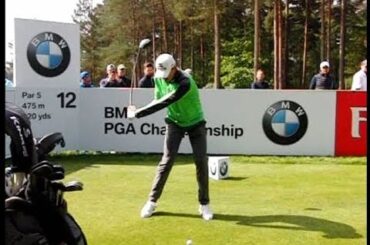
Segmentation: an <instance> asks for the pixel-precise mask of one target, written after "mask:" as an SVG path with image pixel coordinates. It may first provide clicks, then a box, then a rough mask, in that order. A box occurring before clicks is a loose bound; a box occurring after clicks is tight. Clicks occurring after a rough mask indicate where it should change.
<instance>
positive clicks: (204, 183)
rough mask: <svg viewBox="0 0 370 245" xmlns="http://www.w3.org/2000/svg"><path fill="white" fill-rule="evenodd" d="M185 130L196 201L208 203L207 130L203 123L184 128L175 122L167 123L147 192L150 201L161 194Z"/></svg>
mask: <svg viewBox="0 0 370 245" xmlns="http://www.w3.org/2000/svg"><path fill="white" fill-rule="evenodd" d="M185 132H187V133H188V135H189V139H190V144H191V147H192V149H193V158H194V162H195V166H196V175H197V182H198V201H199V203H200V204H202V205H205V204H208V203H209V193H208V157H207V132H206V126H205V123H201V124H200V125H198V126H196V127H195V128H192V129H190V130H184V129H183V128H180V127H178V126H176V125H175V124H167V126H166V135H165V138H164V145H163V156H162V159H161V161H160V162H159V164H158V167H157V172H156V176H155V178H154V181H153V185H152V190H151V192H150V194H149V200H150V201H152V202H157V200H158V199H159V197H160V196H161V194H162V191H163V188H164V185H165V184H166V181H167V178H168V175H169V174H170V171H171V169H172V166H173V164H174V162H175V158H176V155H177V152H178V150H179V147H180V143H181V140H182V138H183V137H184V135H185Z"/></svg>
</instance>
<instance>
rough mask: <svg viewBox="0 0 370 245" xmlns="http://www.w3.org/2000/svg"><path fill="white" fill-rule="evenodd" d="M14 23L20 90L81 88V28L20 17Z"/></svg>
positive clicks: (15, 69) (17, 81)
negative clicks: (24, 88)
mask: <svg viewBox="0 0 370 245" xmlns="http://www.w3.org/2000/svg"><path fill="white" fill-rule="evenodd" d="M14 24H15V28H14V30H15V66H14V82H15V85H16V86H17V87H34V88H38V87H40V88H51V87H53V88H55V87H60V88H78V87H79V80H80V78H79V73H80V34H79V25H77V24H69V23H56V22H50V21H40V20H28V19H17V18H16V19H15V21H14Z"/></svg>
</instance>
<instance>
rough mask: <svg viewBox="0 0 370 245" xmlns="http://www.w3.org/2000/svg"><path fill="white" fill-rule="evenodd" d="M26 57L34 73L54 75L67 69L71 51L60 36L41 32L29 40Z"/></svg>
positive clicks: (46, 75)
mask: <svg viewBox="0 0 370 245" xmlns="http://www.w3.org/2000/svg"><path fill="white" fill-rule="evenodd" d="M27 58H28V62H29V63H30V65H31V67H32V69H33V70H34V71H35V72H36V73H38V74H40V75H41V76H45V77H55V76H58V75H60V74H61V73H63V72H64V71H65V69H67V67H68V65H69V61H70V58H71V52H70V50H69V47H68V44H67V42H66V41H65V40H64V39H63V38H62V37H61V36H59V35H58V34H56V33H53V32H43V33H40V34H38V35H36V36H35V37H34V38H32V40H31V41H30V42H29V44H28V47H27Z"/></svg>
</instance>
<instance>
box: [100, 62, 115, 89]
mask: <svg viewBox="0 0 370 245" xmlns="http://www.w3.org/2000/svg"><path fill="white" fill-rule="evenodd" d="M106 71H107V76H106V77H105V78H103V79H102V80H100V82H99V85H100V87H101V88H103V87H104V88H105V87H119V86H118V85H119V84H118V80H117V70H116V66H115V65H113V64H109V65H107V69H106Z"/></svg>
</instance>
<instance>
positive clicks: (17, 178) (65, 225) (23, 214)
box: [5, 102, 87, 245]
mask: <svg viewBox="0 0 370 245" xmlns="http://www.w3.org/2000/svg"><path fill="white" fill-rule="evenodd" d="M5 133H6V134H7V135H9V136H10V138H11V142H10V152H11V163H10V166H8V167H6V169H5V192H6V199H5V244H6V245H36V244H38V245H54V244H55V245H61V244H63V245H66V244H67V245H85V244H87V241H86V239H85V236H84V234H83V232H82V230H81V228H80V226H79V225H78V223H77V222H76V221H75V219H74V218H73V217H72V216H71V215H70V214H69V213H68V210H67V202H66V201H65V199H64V198H63V193H64V192H66V191H67V192H68V191H79V190H82V183H80V182H77V181H71V182H69V183H67V184H64V183H63V182H61V180H62V179H64V168H63V166H61V165H58V164H53V163H51V162H49V161H48V159H47V156H48V153H50V152H51V151H52V150H53V149H54V148H55V146H56V145H57V144H60V145H61V146H62V147H64V139H63V136H62V134H61V133H52V134H48V135H46V136H44V137H42V138H38V139H36V138H33V135H32V130H31V123H30V121H29V120H28V118H27V115H26V113H25V112H24V111H23V110H22V109H21V108H20V107H18V106H16V105H14V104H12V103H8V102H7V103H6V106H5Z"/></svg>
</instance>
